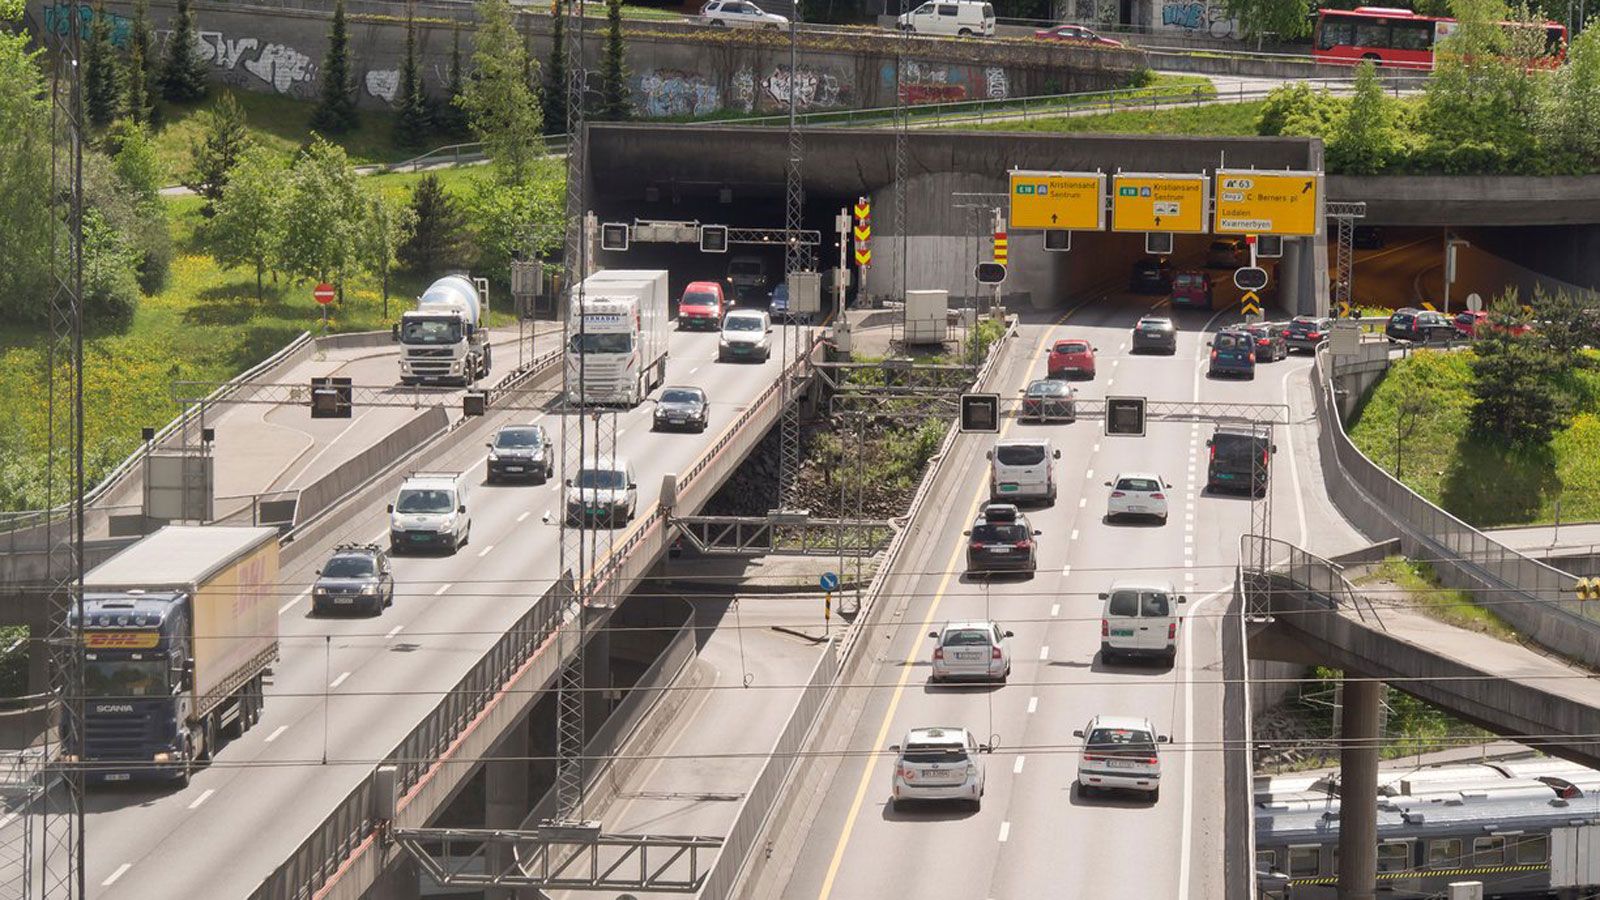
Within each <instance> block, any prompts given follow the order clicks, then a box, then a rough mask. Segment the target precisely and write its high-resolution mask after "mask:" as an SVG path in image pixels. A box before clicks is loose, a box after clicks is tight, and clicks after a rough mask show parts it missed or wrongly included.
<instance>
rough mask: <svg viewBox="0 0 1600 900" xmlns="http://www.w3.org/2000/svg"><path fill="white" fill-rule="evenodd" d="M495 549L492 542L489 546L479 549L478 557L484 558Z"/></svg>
mask: <svg viewBox="0 0 1600 900" xmlns="http://www.w3.org/2000/svg"><path fill="white" fill-rule="evenodd" d="M493 549H494V545H493V544H490V545H489V546H487V547H485V548H483V549H482V550H479V551H478V558H479V559H483V558H484V557H485V556H488V555H489V551H490V550H493Z"/></svg>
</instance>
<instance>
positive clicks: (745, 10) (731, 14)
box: [700, 0, 789, 31]
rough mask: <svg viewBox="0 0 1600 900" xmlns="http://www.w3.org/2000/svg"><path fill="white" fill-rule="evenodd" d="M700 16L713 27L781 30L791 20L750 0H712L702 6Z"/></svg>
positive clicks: (787, 25)
mask: <svg viewBox="0 0 1600 900" xmlns="http://www.w3.org/2000/svg"><path fill="white" fill-rule="evenodd" d="M700 18H701V19H703V20H704V21H705V23H706V24H707V25H710V26H712V27H713V28H765V29H769V30H772V31H781V30H783V29H785V28H788V27H789V20H788V19H786V18H784V17H783V16H780V15H778V14H777V13H769V12H767V11H766V10H764V9H762V8H761V7H759V6H757V5H755V4H754V3H750V2H749V0H711V2H710V3H707V4H706V5H705V6H702V7H701V8H700Z"/></svg>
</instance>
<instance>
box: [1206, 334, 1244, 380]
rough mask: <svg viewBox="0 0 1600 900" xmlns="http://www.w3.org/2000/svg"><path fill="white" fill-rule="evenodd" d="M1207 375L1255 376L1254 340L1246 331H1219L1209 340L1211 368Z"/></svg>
mask: <svg viewBox="0 0 1600 900" xmlns="http://www.w3.org/2000/svg"><path fill="white" fill-rule="evenodd" d="M1206 374H1208V375H1210V376H1212V377H1216V376H1218V375H1243V376H1245V377H1246V378H1254V377H1256V341H1255V337H1254V336H1252V335H1251V334H1250V333H1249V332H1247V331H1219V332H1217V336H1216V337H1215V338H1212V340H1211V368H1210V369H1209V370H1207V373H1206Z"/></svg>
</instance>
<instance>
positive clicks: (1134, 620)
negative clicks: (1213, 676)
mask: <svg viewBox="0 0 1600 900" xmlns="http://www.w3.org/2000/svg"><path fill="white" fill-rule="evenodd" d="M1100 599H1101V600H1104V601H1105V608H1104V610H1103V611H1102V612H1101V614H1100V660H1101V661H1102V662H1111V661H1112V660H1113V659H1116V658H1117V657H1119V656H1146V657H1152V656H1153V657H1156V658H1158V659H1164V660H1166V661H1167V662H1168V663H1171V662H1172V661H1173V659H1174V658H1175V657H1176V656H1177V655H1178V604H1180V603H1185V602H1187V601H1188V598H1187V597H1182V596H1179V595H1178V593H1177V592H1176V591H1175V590H1173V588H1172V583H1171V582H1159V581H1118V582H1116V583H1114V584H1112V585H1111V590H1109V591H1107V592H1106V593H1103V594H1101V595H1100Z"/></svg>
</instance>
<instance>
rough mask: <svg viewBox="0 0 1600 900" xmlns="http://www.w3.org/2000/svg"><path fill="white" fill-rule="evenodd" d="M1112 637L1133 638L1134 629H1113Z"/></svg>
mask: <svg viewBox="0 0 1600 900" xmlns="http://www.w3.org/2000/svg"><path fill="white" fill-rule="evenodd" d="M1111 636H1112V637H1133V629H1132V628H1113V629H1111Z"/></svg>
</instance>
